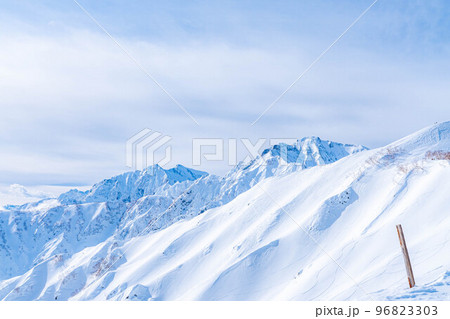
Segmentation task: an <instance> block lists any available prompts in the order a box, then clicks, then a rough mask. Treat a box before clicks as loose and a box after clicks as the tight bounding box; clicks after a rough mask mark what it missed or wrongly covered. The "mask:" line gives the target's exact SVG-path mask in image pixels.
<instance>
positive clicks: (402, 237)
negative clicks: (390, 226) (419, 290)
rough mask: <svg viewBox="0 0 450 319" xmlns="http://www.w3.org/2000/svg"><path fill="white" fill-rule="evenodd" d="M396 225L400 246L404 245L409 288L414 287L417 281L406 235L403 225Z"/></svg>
mask: <svg viewBox="0 0 450 319" xmlns="http://www.w3.org/2000/svg"><path fill="white" fill-rule="evenodd" d="M396 227H397V233H398V239H399V240H400V247H402V251H403V259H404V260H405V266H406V274H407V275H408V283H409V288H412V287H414V286H415V285H416V282H415V280H414V274H413V271H412V267H411V260H410V259H409V253H408V248H407V247H406V241H405V235H403V229H402V225H400V224H399V225H397V226H396Z"/></svg>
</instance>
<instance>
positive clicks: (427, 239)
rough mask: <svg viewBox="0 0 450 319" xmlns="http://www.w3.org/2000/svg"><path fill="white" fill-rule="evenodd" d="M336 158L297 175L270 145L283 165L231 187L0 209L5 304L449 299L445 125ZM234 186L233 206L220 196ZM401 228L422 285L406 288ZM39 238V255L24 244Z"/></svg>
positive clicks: (185, 186)
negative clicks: (399, 236) (397, 228)
mask: <svg viewBox="0 0 450 319" xmlns="http://www.w3.org/2000/svg"><path fill="white" fill-rule="evenodd" d="M306 140H308V142H307V143H309V141H312V139H306ZM306 140H305V141H306ZM326 144H327V145H328V142H326ZM312 145H313V146H312V149H314V148H316V146H318V145H320V144H319V143H318V142H317V141H315V142H313V143H312ZM294 149H295V150H294ZM304 149H305V147H304V146H300V144H297V145H296V146H293V147H292V148H289V149H288V150H290V152H291V153H292V152H293V153H295V154H297V153H298V154H301V153H302V150H304ZM339 149H340V150H341V151H342V150H343V149H344V150H346V152H347V153H343V152H342V153H339V152H338V151H336V152H333V151H332V152H330V151H328V150H327V152H326V153H323V154H320V148H319V147H317V150H319V152H308V151H306V154H308V155H311V156H309V158H308V157H307V156H305V157H303V159H305V160H302V158H301V157H299V156H297V155H296V156H295V162H297V163H299V162H300V163H302V165H295V168H294V166H289V165H290V164H289V160H287V162H288V163H286V165H279V164H280V160H282V159H281V157H280V156H279V155H277V150H276V148H273V149H269V150H268V151H265V152H263V154H262V156H261V158H262V157H264V156H270V157H271V158H277V156H278V163H275V166H270V165H261V163H260V164H259V165H258V164H255V163H256V162H253V163H250V165H242V164H241V166H238V167H237V168H236V169H235V170H234V171H232V172H230V174H229V175H227V177H226V178H225V179H220V178H218V177H215V176H206V175H204V174H199V175H195V174H194V175H195V176H194V177H192V178H191V179H189V178H187V177H186V176H188V175H189V174H184V176H185V177H184V178H182V179H176V180H173V181H174V182H173V183H172V182H171V180H170V179H169V178H167V177H164V178H162V180H161V181H162V182H161V183H159V184H158V186H157V187H156V188H152V187H153V186H152V187H149V188H144V191H143V192H144V193H143V196H142V197H139V196H136V197H133V195H132V194H139V195H140V194H141V191H140V189H141V188H139V187H135V185H136V183H137V182H136V181H137V180H139V178H137V177H136V178H135V177H133V178H131V179H130V182H129V183H127V182H126V181H127V178H125V179H124V180H123V181H122V182H120V185H121V187H120V189H127V190H129V191H128V192H127V194H128V195H130V196H128V195H126V196H124V195H123V192H120V196H119V192H118V191H117V188H114V186H111V184H114V185H116V181H115V182H113V183H106V184H107V186H108V187H109V188H108V189H109V190H108V191H99V189H103V188H101V187H94V188H93V190H91V191H89V192H87V193H83V194H78V193H77V194H72V195H71V196H73V197H74V198H75V197H77V198H78V199H77V200H76V201H77V204H70V202H65V204H62V203H61V201H63V200H67V197H70V196H68V195H67V196H66V198H61V201H43V202H41V203H39V204H33V205H28V206H26V207H25V206H22V207H20V209H19V208H17V209H16V211H14V212H13V211H11V210H8V211H3V212H0V229H1V230H2V236H3V237H2V238H0V245H3V246H0V253H3V254H5V246H8V247H9V250H6V251H7V252H9V254H10V255H12V257H11V258H12V259H10V260H11V261H10V262H8V263H7V264H8V266H9V267H12V266H13V265H15V268H16V269H13V270H10V271H9V270H8V269H6V268H5V267H3V266H2V267H3V268H4V269H3V270H2V271H3V273H1V275H2V277H0V278H1V279H0V280H1V281H0V299H4V300H35V299H37V300H54V299H58V300H66V299H70V300H85V299H99V300H104V299H111V300H180V299H187V300H292V299H293V300H316V299H320V300H323V299H327V300H330V299H331V300H347V299H357V300H361V299H362V300H365V299H369V300H370V299H377V300H378V299H389V300H391V299H399V298H401V299H405V298H409V299H414V300H417V299H448V298H449V296H450V288H449V287H450V285H449V283H450V253H449V252H450V232H449V229H450V205H449V203H450V195H449V194H450V193H449V189H450V161H449V158H448V157H449V155H448V154H449V152H450V122H446V123H442V124H439V125H435V126H432V127H429V128H426V129H424V130H422V131H419V132H417V133H415V134H412V135H410V136H408V137H406V138H404V139H402V140H399V141H397V142H395V143H392V144H390V145H388V146H386V147H383V148H379V149H375V150H365V151H364V152H359V151H361V150H363V148H358V147H350V146H345V147H343V148H341V147H339ZM318 153H319V154H320V156H318V157H317V156H315V155H312V154H318ZM324 154H328V155H330V156H329V157H327V156H326V155H324ZM348 154H350V155H348ZM346 155H348V156H346ZM288 158H289V157H288ZM299 158H300V160H299ZM257 160H258V159H257ZM257 160H255V161H257ZM269 162H270V161H269ZM291 162H292V161H291ZM291 164H292V163H291ZM252 165H253V166H252ZM273 167H275V168H276V169H272V168H273ZM286 167H290V168H288V169H286ZM278 168H280V170H278ZM249 169H250V170H249ZM246 170H249V171H258V172H263V173H262V174H261V175H258V174H255V175H252V174H250V175H247V173H246V172H245V171H246ZM136 174H138V175H139V174H142V173H136ZM164 174H166V173H164ZM164 174H163V175H164ZM133 176H134V175H133ZM231 176H238V177H233V178H232V177H231ZM258 176H262V177H263V178H259V177H258ZM119 179H120V178H119ZM121 180H122V179H121ZM171 183H172V184H171ZM137 184H139V183H137ZM144 184H145V185H147V184H146V183H144ZM246 184H247V185H248V186H247V189H246V187H245V185H246ZM123 185H127V186H126V187H124V186H123ZM152 185H153V184H152ZM155 185H156V184H155ZM235 185H238V186H239V185H243V186H240V187H241V188H239V187H237V186H235ZM233 187H235V189H236V190H237V191H236V192H235V193H230V194H233V195H236V196H235V197H233V196H230V197H232V198H231V199H230V200H228V199H229V197H227V196H228V195H226V196H223V194H226V192H225V191H224V190H226V189H230V188H233ZM160 189H161V191H160ZM162 190H164V191H162ZM241 190H242V191H241ZM90 194H96V195H95V196H94V195H92V196H90ZM144 194H145V195H144ZM187 194H189V195H190V196H187ZM111 196H112V197H111ZM171 196H172V197H171ZM63 197H64V196H63ZM211 198H212V199H213V202H214V205H212V206H211V208H210V207H208V203H207V202H206V201H208V200H210V199H211ZM72 199H73V198H72ZM105 199H106V200H107V201H106V202H99V201H100V200H105ZM111 199H114V200H111ZM112 203H114V204H115V205H117V206H110V205H112ZM39 205H40V206H41V207H40V206H39ZM49 212H51V215H50V216H49ZM87 212H89V214H87ZM167 215H170V216H171V217H170V218H168V219H167V220H165V221H164V222H163V223H160V224H159V226H158V227H155V228H152V227H153V225H158V222H159V221H160V220H163V219H164V218H165V216H167ZM30 216H32V218H33V220H34V222H35V225H36V226H34V227H35V228H31V230H30V224H29V223H28V222H27V218H30ZM160 216H162V217H160ZM172 217H173V218H174V219H172ZM187 217H188V218H187ZM40 218H41V220H40ZM45 218H47V220H45ZM142 219H143V220H142ZM139 220H141V222H139ZM42 223H43V224H44V225H47V226H46V227H47V228H48V229H47V228H46V229H45V230H42V226H41V225H42ZM398 223H401V224H402V225H403V229H404V231H405V236H406V239H407V242H408V247H409V249H410V255H411V259H412V263H413V267H414V272H415V275H416V282H417V285H418V287H416V288H415V289H412V290H409V289H407V281H406V278H405V270H404V264H403V259H402V256H401V251H400V249H399V246H398V239H397V234H396V231H395V225H396V224H398ZM149 224H150V225H151V226H152V227H151V228H152V229H151V230H148V231H145V232H142V230H145V227H146V226H145V225H149ZM33 225H34V224H33ZM25 227H27V229H25ZM60 230H61V231H60ZM41 231H43V233H41ZM52 231H53V232H54V234H53V233H52ZM5 234H6V235H5ZM19 234H21V235H20V236H19ZM39 234H40V237H39ZM44 234H45V235H48V234H52V236H50V239H47V240H46V239H45V238H44ZM34 237H38V238H40V239H39V240H40V241H39V243H38V244H35V245H36V247H34V246H33V247H34V248H33V247H32V248H29V247H28V246H27V245H23V242H27V241H33V240H34V239H33V238H34ZM41 237H42V238H41ZM21 245H22V246H21ZM16 247H22V248H21V249H22V250H21V251H20V252H18V251H16V250H15V249H16ZM33 249H34V250H33ZM35 253H38V256H39V257H38V258H36V257H33V256H34V255H33V254H35ZM4 258H5V257H4V256H2V260H5V259H4ZM19 265H26V266H24V267H22V266H19ZM12 268H14V267H12Z"/></svg>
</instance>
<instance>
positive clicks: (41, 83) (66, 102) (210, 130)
mask: <svg viewBox="0 0 450 319" xmlns="http://www.w3.org/2000/svg"><path fill="white" fill-rule="evenodd" d="M78 2H79V3H80V5H82V6H83V7H84V8H85V9H86V10H87V12H89V14H90V15H92V17H94V18H95V19H96V20H97V21H98V22H99V23H100V24H101V25H102V26H103V27H104V28H105V29H106V30H107V31H108V32H109V33H110V34H111V36H112V37H113V38H114V39H115V40H116V41H117V42H118V43H120V44H121V46H122V47H123V48H124V49H125V50H127V51H128V52H129V54H130V56H131V57H132V58H130V57H129V56H127V55H126V54H125V53H124V52H123V51H122V50H121V49H120V48H119V47H118V46H117V45H116V43H115V42H114V41H113V40H112V39H111V38H110V37H109V36H108V35H106V34H105V32H104V31H103V30H102V29H101V28H100V27H99V26H98V25H96V24H95V23H94V21H93V20H92V19H91V18H90V17H89V16H88V15H87V14H86V13H85V12H83V10H81V9H80V7H79V6H78V5H77V4H76V3H75V2H74V1H72V0H65V1H56V0H55V1H4V0H1V1H0V7H1V10H0V43H1V50H0V107H1V115H0V149H1V156H0V183H3V184H15V183H18V184H23V185H39V184H41V185H88V184H92V183H94V182H96V181H98V180H100V179H102V178H106V177H109V176H112V175H114V174H118V173H121V172H123V171H126V170H129V169H128V168H127V167H126V166H125V142H126V140H127V139H128V138H129V137H131V136H133V135H134V134H135V133H137V132H139V131H140V130H142V129H144V128H150V129H153V130H157V131H160V132H162V133H164V134H167V135H169V136H172V137H173V140H172V141H171V144H172V149H173V160H172V163H171V164H170V165H172V166H173V165H175V164H176V163H182V164H185V165H186V166H192V165H191V163H192V161H191V156H192V155H191V144H192V138H194V137H201V138H208V137H210V138H218V137H220V138H225V139H228V138H250V139H251V140H252V141H255V142H256V140H257V139H258V138H280V137H284V138H300V137H303V136H310V135H315V136H320V137H321V138H324V139H331V140H335V141H339V142H346V143H357V144H364V145H366V146H368V147H377V146H382V145H385V144H387V143H389V142H391V141H394V140H396V139H398V138H401V137H403V136H405V135H407V134H409V133H412V132H414V131H416V130H418V129H420V128H423V127H425V126H428V125H430V124H433V123H434V122H440V121H446V120H449V119H450V105H449V101H450V90H449V84H450V59H449V53H450V20H449V19H448V17H449V16H450V3H449V2H448V1H445V0H442V1H438V0H422V1H413V0H379V1H378V2H377V3H376V4H375V5H374V6H373V7H372V8H371V9H370V10H369V11H368V12H367V13H366V14H365V15H364V17H362V18H361V20H360V21H358V23H356V24H355V25H354V26H353V27H352V28H351V29H350V30H349V31H348V32H347V33H346V34H345V35H344V36H343V37H342V38H341V39H340V41H338V42H337V43H336V45H334V46H333V47H332V48H331V50H329V51H328V52H327V54H326V55H324V56H323V58H322V59H321V60H320V61H319V62H318V63H316V64H315V65H314V66H313V67H312V68H311V70H310V71H309V72H308V73H307V74H306V75H305V76H304V77H302V78H301V79H300V81H298V83H296V85H295V86H293V87H292V89H291V90H289V91H288V92H287V93H286V94H285V95H284V96H283V97H282V98H281V99H280V100H279V101H278V102H277V103H276V104H275V105H274V106H273V107H272V108H271V109H270V110H269V111H268V112H267V113H266V114H265V115H264V116H263V117H262V118H261V119H260V120H259V121H258V122H257V123H256V124H255V125H251V123H252V122H253V121H254V120H256V119H257V118H258V116H259V115H260V114H261V112H262V111H264V109H266V108H267V107H268V106H269V105H270V104H271V103H272V102H273V101H274V100H275V99H276V98H277V97H278V96H279V95H280V94H281V92H283V91H284V90H285V89H286V88H287V87H288V86H289V85H290V84H291V83H292V82H293V81H294V80H295V79H296V78H297V77H298V76H299V75H300V74H301V73H302V72H303V71H304V70H305V69H306V68H307V67H308V66H309V65H310V64H311V62H312V61H314V60H315V59H316V58H317V57H318V56H319V55H320V54H321V52H323V50H325V49H326V48H327V47H328V46H329V45H330V44H331V43H332V42H333V41H334V40H335V39H336V38H337V37H338V36H339V35H340V34H341V33H342V32H343V31H344V30H345V29H346V28H347V27H348V26H349V25H350V24H351V23H352V22H353V21H354V20H355V19H356V18H357V17H358V16H359V15H360V14H361V13H362V12H363V11H364V10H365V9H366V8H367V7H369V5H370V4H371V3H372V2H373V0H358V1H354V0H352V1H346V0H342V1H331V0H310V1H298V0H297V1H264V0H262V1H261V0H259V1H245V0H240V1H132V2H131V1H119V0H111V1H88V0H78ZM132 59H135V60H136V61H137V62H138V63H139V64H140V65H141V66H142V67H143V69H144V70H145V71H146V72H148V73H149V74H151V75H152V76H153V77H154V78H155V79H156V80H157V81H158V82H159V83H160V84H161V86H163V87H164V88H165V89H166V90H167V91H168V92H170V94H171V95H172V96H173V97H174V98H175V99H176V100H177V101H178V102H179V103H180V105H182V106H183V107H184V108H185V109H186V110H187V111H188V112H189V113H190V114H191V115H192V116H193V117H194V118H195V119H196V121H197V122H198V124H199V125H197V124H196V123H195V122H194V121H193V120H192V119H191V118H190V117H189V116H187V115H186V114H185V113H184V112H183V110H181V109H180V107H179V106H178V105H177V104H176V103H174V101H173V100H171V99H170V98H169V97H168V96H167V95H166V94H165V93H164V92H163V91H162V90H161V89H160V88H159V87H158V86H157V85H156V84H155V83H154V82H153V81H152V80H151V79H150V78H149V77H148V76H147V75H146V74H145V72H143V70H142V69H141V68H139V67H138V66H137V65H136V63H135V62H134V61H133V60H132ZM170 165H169V166H170ZM202 168H203V169H207V170H209V171H212V172H215V173H218V174H223V173H224V172H226V171H227V170H228V169H229V167H227V166H226V164H225V163H223V162H221V163H207V164H205V165H204V166H203V167H202Z"/></svg>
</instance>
